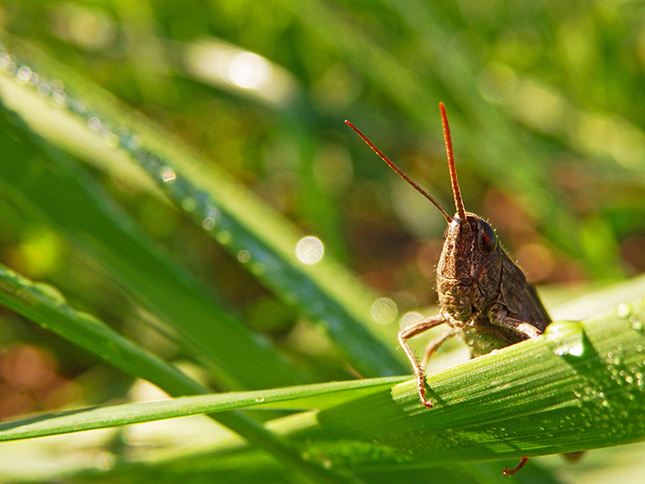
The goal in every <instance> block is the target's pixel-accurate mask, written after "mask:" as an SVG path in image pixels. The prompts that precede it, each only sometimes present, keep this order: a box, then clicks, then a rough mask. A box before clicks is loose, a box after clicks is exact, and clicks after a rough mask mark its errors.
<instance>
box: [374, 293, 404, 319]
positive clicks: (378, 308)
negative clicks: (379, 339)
mask: <svg viewBox="0 0 645 484" xmlns="http://www.w3.org/2000/svg"><path fill="white" fill-rule="evenodd" d="M370 312H371V314H372V319H374V321H376V322H377V323H380V324H388V323H391V322H392V321H394V318H396V313H397V312H398V310H397V308H396V303H395V302H394V301H392V300H391V299H388V298H386V297H382V298H381V299H377V300H376V301H375V302H374V304H372V309H371V311H370Z"/></svg>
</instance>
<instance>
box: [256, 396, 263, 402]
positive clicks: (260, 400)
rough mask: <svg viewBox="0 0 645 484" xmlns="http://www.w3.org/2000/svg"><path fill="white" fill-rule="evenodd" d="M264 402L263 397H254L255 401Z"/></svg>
mask: <svg viewBox="0 0 645 484" xmlns="http://www.w3.org/2000/svg"><path fill="white" fill-rule="evenodd" d="M262 402H264V397H258V398H256V399H255V403H262Z"/></svg>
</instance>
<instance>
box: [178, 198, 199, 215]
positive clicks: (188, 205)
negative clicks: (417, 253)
mask: <svg viewBox="0 0 645 484" xmlns="http://www.w3.org/2000/svg"><path fill="white" fill-rule="evenodd" d="M196 206H197V202H196V201H195V199H194V198H192V197H186V198H184V199H183V200H182V201H181V208H183V209H184V210H186V212H192V211H193V210H195V207H196Z"/></svg>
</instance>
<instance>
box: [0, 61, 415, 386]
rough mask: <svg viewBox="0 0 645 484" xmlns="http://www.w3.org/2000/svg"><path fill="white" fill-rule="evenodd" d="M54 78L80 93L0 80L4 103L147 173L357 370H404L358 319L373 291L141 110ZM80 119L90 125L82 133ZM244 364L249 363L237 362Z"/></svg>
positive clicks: (70, 78) (44, 130) (46, 130)
mask: <svg viewBox="0 0 645 484" xmlns="http://www.w3.org/2000/svg"><path fill="white" fill-rule="evenodd" d="M40 62H41V63H43V64H49V66H50V68H51V69H52V70H57V71H61V69H60V68H58V69H57V68H56V67H54V66H53V65H52V63H51V62H49V61H47V59H46V58H42V54H41V60H40ZM39 76H40V77H39V78H40V79H46V78H48V77H51V74H50V75H49V76H48V75H47V73H44V72H39ZM64 76H65V77H64V81H65V84H66V85H73V86H76V91H77V92H79V93H81V94H76V95H75V94H73V93H72V91H71V90H70V91H66V92H64V93H62V94H63V95H64V96H65V99H66V101H65V102H63V103H62V107H63V109H58V110H56V109H52V107H51V105H49V103H48V101H49V99H47V98H43V97H42V96H39V95H38V94H37V93H36V90H35V89H32V88H29V87H27V86H24V85H23V86H18V85H16V81H15V79H13V78H6V77H5V78H2V77H0V93H2V92H4V94H3V95H4V97H5V102H6V103H7V104H8V106H9V107H10V108H11V109H13V110H15V111H17V112H19V113H20V114H21V116H22V117H23V118H24V119H25V120H27V122H28V123H29V125H30V127H31V128H32V129H34V130H36V131H37V132H39V133H40V134H41V135H42V136H44V137H45V138H47V139H51V140H54V141H56V142H57V143H59V144H62V145H64V146H65V147H66V149H69V150H70V151H72V152H76V153H78V155H79V156H81V157H83V158H84V159H86V160H87V161H90V162H96V161H97V160H96V159H95V158H94V157H93V156H90V157H88V153H91V154H97V153H98V154H99V156H98V159H100V160H102V162H103V163H107V164H108V165H111V167H110V169H115V167H117V166H118V167H121V166H124V164H125V165H128V164H129V165H130V166H128V167H127V168H126V169H127V170H129V172H136V173H137V174H138V175H139V177H138V178H136V179H137V180H138V179H140V175H141V173H142V172H145V173H146V175H147V177H149V179H148V180H147V183H148V184H149V182H150V180H152V181H153V182H154V183H155V184H157V186H158V187H159V188H160V189H161V190H162V191H163V192H164V193H165V195H166V196H167V197H168V198H169V199H170V200H172V201H173V202H174V203H175V204H176V205H177V207H178V208H179V209H181V210H183V211H185V212H187V214H188V215H189V216H190V217H192V218H193V220H194V221H195V222H196V223H197V224H198V225H199V226H202V227H204V228H205V230H206V232H207V233H208V234H209V235H210V236H212V237H213V238H214V239H215V240H216V241H217V242H218V243H220V244H222V245H223V246H224V247H225V248H226V250H228V251H229V252H230V253H232V254H233V255H234V256H237V254H238V253H239V252H240V251H242V250H244V251H247V252H248V253H249V255H250V260H249V261H248V262H247V263H245V264H243V265H244V267H245V268H246V269H247V270H249V271H250V272H251V273H252V274H253V275H254V277H257V278H258V279H259V280H261V281H263V283H264V284H266V285H267V286H268V287H269V288H270V289H272V290H273V291H275V292H276V293H277V294H278V295H280V296H281V297H282V298H284V299H285V300H286V301H288V302H289V303H292V304H297V305H298V306H300V307H301V308H302V309H303V310H304V311H305V312H306V313H307V314H308V315H309V316H310V317H311V318H312V319H314V320H315V321H317V322H319V323H320V324H322V325H323V326H324V327H325V329H326V330H327V332H328V334H329V335H330V337H331V338H332V339H333V340H334V342H335V343H336V345H337V346H338V347H339V348H340V349H341V351H342V353H343V354H344V356H345V357H346V359H347V360H348V361H350V362H351V364H352V366H353V367H355V368H356V370H357V371H358V372H359V373H361V374H362V375H365V376H383V375H394V374H402V373H403V372H404V371H405V370H404V369H405V366H404V365H403V364H402V362H401V360H400V359H399V358H397V357H396V356H395V355H394V354H393V352H392V349H391V348H389V347H388V346H387V345H385V344H384V342H383V341H382V340H381V339H380V338H379V337H377V336H375V335H374V334H373V331H370V330H369V329H368V326H367V325H366V323H367V324H368V325H369V324H372V328H378V325H376V324H375V323H374V322H373V321H371V318H369V316H368V315H369V310H370V306H371V304H372V302H373V301H374V300H375V299H376V298H375V297H374V296H373V295H371V294H369V293H368V291H366V290H365V289H364V288H362V287H361V286H360V285H358V284H357V283H356V280H355V278H354V277H352V276H351V275H350V274H348V273H347V272H346V271H345V270H344V269H343V268H342V267H341V266H339V265H338V264H336V263H335V262H334V261H333V258H332V257H331V256H329V255H326V256H325V257H324V258H323V261H322V262H320V263H319V264H316V265H307V264H304V263H302V262H300V261H299V260H298V259H297V257H296V255H295V248H296V245H297V243H298V241H299V240H300V238H301V237H300V236H298V235H297V233H296V230H294V228H293V227H291V226H290V224H289V223H288V222H287V221H286V220H285V219H283V218H282V217H280V216H279V215H277V214H276V213H275V212H273V211H272V210H270V209H269V208H268V207H266V206H265V205H264V204H262V203H261V202H260V201H259V200H257V199H256V197H255V196H254V195H253V194H251V193H250V192H248V191H247V190H246V189H245V188H244V187H241V186H240V185H239V184H237V183H235V182H234V181H232V180H231V179H230V178H229V177H228V176H227V175H226V174H225V173H223V172H221V171H220V170H219V169H218V168H217V167H216V166H215V165H214V164H213V163H211V162H208V161H207V160H203V159H201V158H200V157H199V156H198V155H196V154H195V153H192V152H191V151H190V150H189V149H187V148H185V147H183V146H181V145H179V144H178V143H175V142H173V141H172V140H171V137H170V136H169V135H167V134H166V133H164V132H163V130H161V129H160V128H159V127H157V126H153V125H152V124H151V123H150V122H149V121H147V120H145V119H143V118H142V117H141V116H138V117H136V119H133V118H134V116H133V115H132V114H131V113H127V112H126V111H125V110H123V109H121V108H120V107H119V106H118V104H117V103H116V102H115V101H114V100H113V99H112V98H111V97H110V96H109V95H108V94H106V93H104V92H103V91H102V90H100V89H99V88H98V87H97V86H95V85H91V84H89V83H87V82H84V81H82V80H79V79H78V78H77V77H76V76H74V75H73V74H71V73H69V72H67V73H65V74H64ZM43 82H44V83H45V81H43ZM59 95H61V93H59ZM74 96H78V97H74ZM89 105H94V106H95V107H92V108H90V107H88V106H89ZM113 120H118V122H116V121H113ZM90 121H91V122H90ZM88 123H89V125H93V126H100V128H97V129H95V130H92V129H90V128H89V127H88ZM92 123H94V124H92ZM106 140H107V142H108V144H107V146H106ZM79 145H82V148H81V146H79ZM142 183H146V182H142ZM63 221H64V220H61V221H60V222H63ZM135 272H136V271H135ZM139 282H140V283H141V282H142V281H139ZM378 330H379V331H380V330H381V328H378ZM224 334H225V333H222V335H224ZM222 339H224V338H222ZM213 357H214V358H215V357H218V356H213ZM252 359H253V358H251V359H247V360H246V361H247V362H250V361H252ZM246 365H248V366H253V365H252V364H250V363H242V366H246Z"/></svg>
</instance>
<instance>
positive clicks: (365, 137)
mask: <svg viewBox="0 0 645 484" xmlns="http://www.w3.org/2000/svg"><path fill="white" fill-rule="evenodd" d="M442 106H443V104H442ZM446 123H447V121H446ZM345 124H346V125H347V126H349V127H350V128H352V129H353V130H354V131H355V132H356V134H357V135H358V136H360V137H361V138H362V139H363V141H365V143H367V146H369V147H370V148H372V151H374V153H376V154H377V155H379V156H380V157H381V159H382V160H383V161H384V162H385V163H387V165H388V166H389V167H390V168H392V169H393V170H394V171H395V172H396V173H397V174H398V175H399V176H400V177H401V178H403V179H404V180H405V181H406V182H408V183H409V184H410V185H412V186H413V187H414V188H415V189H416V191H418V192H419V193H420V194H421V195H423V196H424V197H426V198H427V199H428V200H430V202H432V204H433V205H434V206H435V207H437V208H438V209H439V211H440V212H441V213H442V214H443V216H444V217H446V220H447V221H448V223H450V222H452V217H451V216H450V215H448V212H446V211H445V210H444V208H443V207H442V206H441V205H439V202H437V201H436V200H435V199H434V198H432V197H431V196H430V195H429V194H428V192H426V191H425V190H424V189H423V188H421V187H420V186H419V185H417V184H416V183H414V182H413V181H412V180H410V178H409V177H408V176H407V175H406V174H405V173H403V172H402V171H401V169H399V167H398V166H396V165H395V164H394V163H393V162H392V161H390V159H389V158H388V157H387V156H385V154H383V152H382V151H381V150H379V149H378V148H377V147H376V146H374V143H372V142H371V141H370V140H369V139H368V138H367V136H365V135H364V134H363V133H361V131H360V130H359V129H358V128H357V127H356V126H354V125H353V124H352V123H350V122H349V121H347V120H345ZM444 132H445V125H444ZM448 136H450V133H448ZM446 146H447V141H446ZM451 152H452V148H451ZM453 168H454V161H453ZM453 171H454V170H453ZM451 178H452V171H451ZM454 180H455V181H454V183H456V182H457V175H456V174H455V179H454ZM454 186H455V185H454V184H453V192H454ZM458 191H459V186H457V192H458ZM462 210H463V204H462ZM459 216H460V217H461V215H459ZM464 220H466V217H465V216H464Z"/></svg>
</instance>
